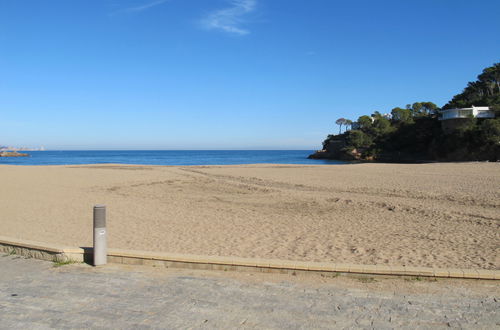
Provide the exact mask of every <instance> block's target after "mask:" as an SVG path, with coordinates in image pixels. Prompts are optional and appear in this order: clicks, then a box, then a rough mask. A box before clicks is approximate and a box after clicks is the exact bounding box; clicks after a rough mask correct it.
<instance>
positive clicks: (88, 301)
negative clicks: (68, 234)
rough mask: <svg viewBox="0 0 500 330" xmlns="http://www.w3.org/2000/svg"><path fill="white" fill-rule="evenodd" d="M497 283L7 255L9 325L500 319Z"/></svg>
mask: <svg viewBox="0 0 500 330" xmlns="http://www.w3.org/2000/svg"><path fill="white" fill-rule="evenodd" d="M499 295H500V286H499V283H498V282H494V281H476V280H438V281H428V280H423V279H421V280H415V279H412V280H409V279H406V280H405V279H401V278H396V279H386V278H369V277H359V278H353V277H344V276H339V277H335V278H326V277H321V276H319V275H309V276H305V277H300V276H290V275H275V274H247V273H235V272H209V271H194V270H193V271H190V270H174V269H158V268H153V267H142V266H136V267H131V266H126V265H108V266H105V267H103V268H94V267H91V266H88V265H84V264H71V265H64V266H61V267H54V264H52V263H50V262H45V261H40V260H34V259H24V258H21V257H18V256H6V255H3V256H1V255H0V328H2V329H48V328H57V329H69V328H92V329H108V328H122V329H132V328H133V329H136V328H140V329H149V328H169V329H171V328H182V329H186V328H206V329H213V328H216V329H221V328H222V329H224V328H231V329H233V328H241V329H246V328H249V329H251V328H258V329H262V328H266V329H267V328H269V329H272V328H276V329H277V328H281V329H283V328H285V329H295V328H311V329H322V328H367V329H368V328H376V329H385V328H387V329H389V328H402V327H403V328H412V329H413V328H447V327H450V326H451V327H454V328H471V329H472V328H473V329H493V328H498V327H499V326H500V302H499V300H500V297H499Z"/></svg>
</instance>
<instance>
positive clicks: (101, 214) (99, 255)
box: [94, 205, 108, 266]
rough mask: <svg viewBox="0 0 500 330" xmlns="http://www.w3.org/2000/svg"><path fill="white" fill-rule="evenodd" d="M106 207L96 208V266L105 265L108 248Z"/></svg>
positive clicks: (97, 206) (99, 206) (98, 206)
mask: <svg viewBox="0 0 500 330" xmlns="http://www.w3.org/2000/svg"><path fill="white" fill-rule="evenodd" d="M106 236H107V235H106V205H95V206H94V266H100V265H105V264H106V262H107V254H108V251H107V249H108V247H107V243H106Z"/></svg>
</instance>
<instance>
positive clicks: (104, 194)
mask: <svg viewBox="0 0 500 330" xmlns="http://www.w3.org/2000/svg"><path fill="white" fill-rule="evenodd" d="M0 180H1V182H0V235H2V236H9V237H13V238H21V239H28V240H33V241H40V242H47V243H57V244H61V245H68V246H91V244H92V206H93V205H94V204H106V205H107V209H108V233H109V242H108V245H109V246H110V247H112V248H123V249H137V250H151V251H166V252H175V253H189V254H200V255H220V256H239V257H262V258H276V259H289V260H310V261H333V262H339V263H359V264H389V265H408V266H425V267H441V268H442V267H457V268H485V269H500V164H499V163H441V164H415V165H413V164H412V165H406V164H405V165H401V164H355V165H324V166H323V165H314V166H306V165H239V166H128V165H86V166H6V165H5V166H0Z"/></svg>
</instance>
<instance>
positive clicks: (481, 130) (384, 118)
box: [310, 63, 500, 162]
mask: <svg viewBox="0 0 500 330" xmlns="http://www.w3.org/2000/svg"><path fill="white" fill-rule="evenodd" d="M472 106H489V107H490V109H492V110H494V111H495V118H494V119H489V118H488V119H487V118H483V119H481V118H473V117H472V116H471V117H470V118H460V119H451V120H444V121H440V120H439V116H440V115H441V111H442V110H445V109H453V108H469V107H472ZM337 125H339V126H340V129H341V127H342V125H344V127H345V128H347V127H349V126H350V127H351V129H350V130H346V131H345V132H344V133H340V132H339V134H338V135H329V136H328V137H327V138H326V139H325V141H324V142H323V151H321V152H318V153H316V154H313V155H311V156H310V157H311V158H333V159H344V160H379V161H396V162H398V161H401V162H414V161H429V160H439V161H466V160H490V161H497V160H499V159H500V63H496V64H494V65H493V66H492V67H489V68H486V69H484V70H483V72H482V73H481V74H480V75H479V76H478V80H477V81H475V82H469V83H468V85H467V87H466V88H465V89H464V91H463V92H462V93H460V94H458V95H455V96H454V97H453V99H452V100H451V101H450V102H448V103H447V104H446V105H445V106H443V108H442V109H440V108H439V107H438V106H437V105H435V104H434V103H432V102H415V103H413V104H411V105H410V104H408V105H406V107H404V108H399V107H397V108H394V109H392V111H391V112H390V114H385V115H382V114H381V113H379V112H375V113H373V114H372V115H371V116H361V117H359V118H358V120H357V121H356V122H354V123H353V122H351V121H349V120H348V119H344V118H341V119H339V120H338V121H337Z"/></svg>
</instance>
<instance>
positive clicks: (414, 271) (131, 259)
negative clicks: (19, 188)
mask: <svg viewBox="0 0 500 330" xmlns="http://www.w3.org/2000/svg"><path fill="white" fill-rule="evenodd" d="M0 252H4V253H12V254H18V255H22V256H26V257H30V258H37V259H42V260H49V261H59V262H61V261H62V262H64V261H70V260H72V261H76V262H83V261H88V260H90V259H91V257H92V249H91V248H72V247H64V246H57V245H53V244H46V243H40V242H34V241H27V240H21V239H13V238H8V237H2V236H0ZM108 262H109V263H118V264H129V265H149V266H157V267H167V268H168V267H172V268H189V269H203V270H224V271H226V270H227V271H244V272H264V273H281V274H296V273H308V274H310V273H318V274H325V275H328V274H332V273H346V274H364V275H386V276H419V277H441V278H467V279H487V280H500V271H498V270H486V269H452V268H426V267H406V266H387V265H356V264H337V263H325V262H308V261H289V260H277V259H251V258H237V257H218V256H197V255H188V254H175V253H160V252H150V251H131V250H119V249H108Z"/></svg>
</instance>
